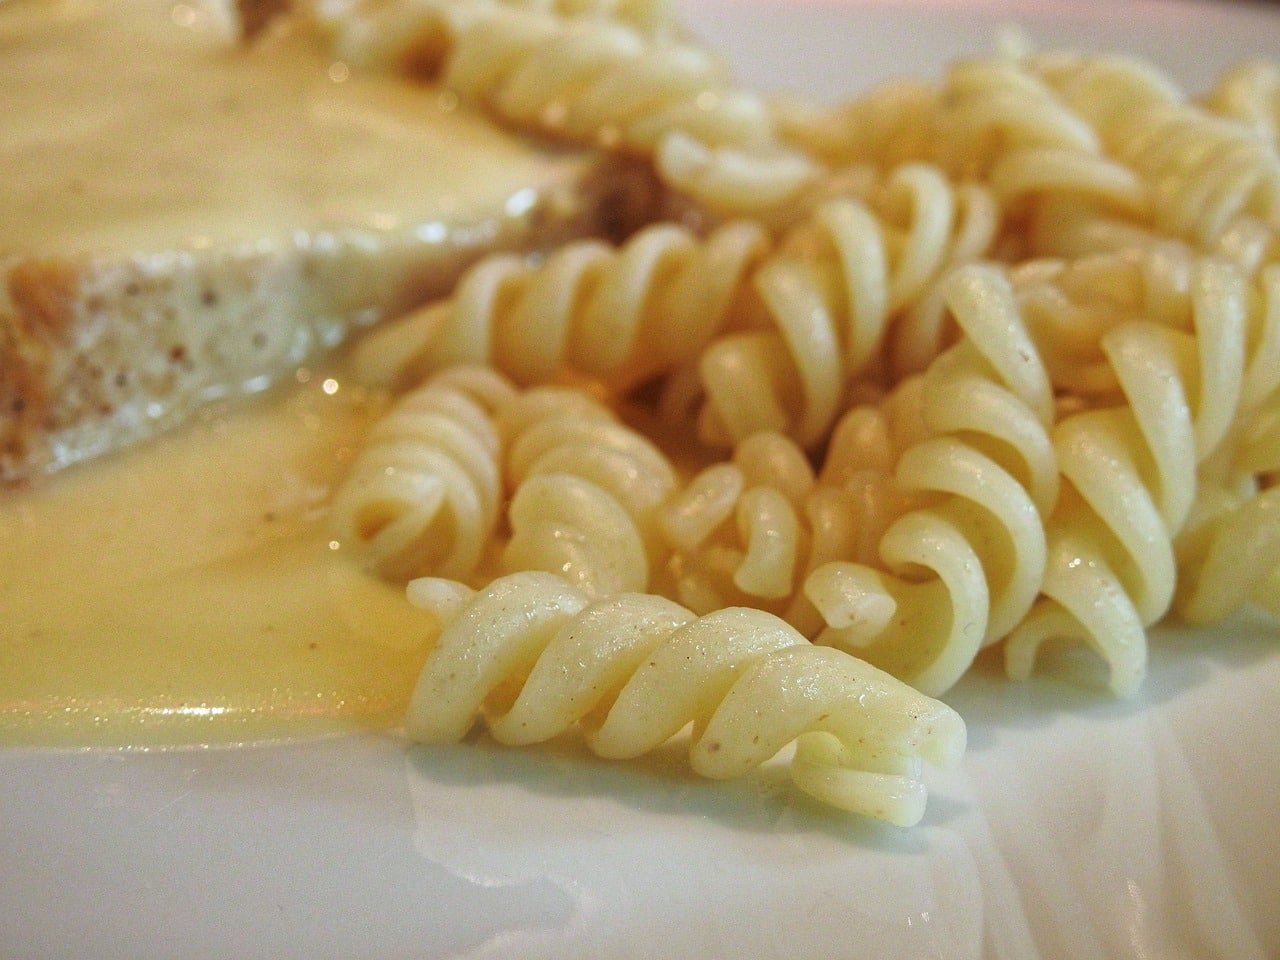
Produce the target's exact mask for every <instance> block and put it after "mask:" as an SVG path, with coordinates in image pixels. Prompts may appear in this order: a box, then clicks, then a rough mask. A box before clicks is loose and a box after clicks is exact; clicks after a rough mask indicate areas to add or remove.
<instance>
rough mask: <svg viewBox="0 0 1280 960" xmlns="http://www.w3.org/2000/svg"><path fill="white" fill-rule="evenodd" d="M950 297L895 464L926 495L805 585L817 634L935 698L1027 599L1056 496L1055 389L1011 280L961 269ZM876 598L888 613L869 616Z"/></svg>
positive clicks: (911, 488)
mask: <svg viewBox="0 0 1280 960" xmlns="http://www.w3.org/2000/svg"><path fill="white" fill-rule="evenodd" d="M946 299H947V303H948V306H949V308H950V310H951V312H952V313H953V314H954V316H955V318H956V321H957V323H958V324H959V326H960V328H961V330H962V331H963V335H964V339H962V341H961V342H960V343H958V344H957V345H956V346H954V347H952V348H951V349H950V350H948V351H947V352H946V353H944V354H943V355H942V356H941V357H939V358H938V359H937V360H936V361H935V362H934V363H933V364H932V365H931V366H930V368H929V370H928V371H927V372H926V373H925V375H924V378H923V382H922V389H923V406H922V411H923V418H924V421H925V423H926V425H927V427H928V429H929V435H928V436H926V437H925V438H924V439H922V440H920V441H919V442H917V443H915V444H913V445H912V446H910V447H908V448H907V449H906V450H905V451H904V452H903V453H902V455H901V457H900V458H899V459H898V462H897V464H896V467H895V471H894V475H895V479H896V482H897V484H898V485H899V487H900V488H902V489H903V490H904V491H906V492H908V493H909V494H911V495H913V496H918V497H921V498H923V499H924V501H925V502H924V503H923V504H922V505H921V506H920V507H919V508H918V509H914V510H911V511H910V512H907V513H905V514H904V515H902V516H900V517H898V518H897V519H895V520H894V521H893V523H892V524H891V525H890V526H889V527H888V529H887V530H886V531H885V533H884V535H883V537H882V538H881V540H880V542H879V558H878V563H876V564H874V565H872V564H866V563H855V562H850V561H849V560H839V561H834V562H831V563H828V564H826V565H825V566H823V567H820V568H818V569H817V570H815V571H814V572H813V573H812V574H811V575H810V576H809V578H808V580H807V581H806V583H805V593H806V594H807V596H808V597H809V599H810V600H811V601H812V602H813V603H814V605H815V606H816V607H817V608H818V609H819V610H820V611H821V612H822V615H823V618H824V620H825V621H826V623H827V624H828V625H829V626H828V629H827V630H825V631H824V632H823V633H822V634H821V635H820V636H819V642H822V643H830V644H833V645H836V646H839V647H841V648H843V649H848V650H853V651H857V653H858V655H859V656H864V657H866V659H868V660H870V661H871V662H873V663H875V664H877V665H879V666H881V667H883V668H884V669H887V670H889V672H891V673H893V674H894V675H895V676H899V677H901V678H903V679H905V680H907V681H908V682H910V683H912V684H913V685H914V686H916V687H918V688H919V689H921V690H923V691H925V692H927V693H931V694H936V693H940V692H942V691H944V690H946V689H947V688H949V687H950V686H951V685H952V684H954V683H955V682H956V680H958V679H959V677H960V676H961V674H962V673H963V672H964V671H965V670H966V669H967V668H968V667H969V664H970V663H971V662H972V660H973V658H974V656H975V655H976V654H977V652H978V650H979V649H980V648H981V647H982V646H983V645H986V644H990V643H994V642H995V641H997V640H999V639H1000V638H1001V637H1003V636H1004V634H1005V633H1006V632H1008V631H1009V630H1011V629H1012V628H1013V627H1014V626H1015V625H1016V624H1017V623H1018V622H1019V621H1020V620H1021V619H1022V617H1023V615H1024V614H1025V613H1026V612H1027V611H1028V610H1029V609H1030V608H1031V606H1032V604H1033V603H1034V602H1035V599H1036V596H1037V594H1038V591H1039V588H1040V583H1041V577H1042V575H1043V572H1044V565H1045V532H1044V520H1043V518H1044V517H1046V516H1048V515H1049V512H1050V511H1051V510H1052V509H1053V506H1054V503H1055V501H1056V499H1057V496H1058V473H1057V465H1056V463H1055V460H1054V455H1053V449H1052V447H1051V446H1050V442H1049V435H1048V426H1049V424H1051V423H1052V419H1053V413H1054V410H1053V396H1052V391H1051V388H1050V384H1049V379H1048V375H1047V373H1046V371H1045V369H1044V366H1043V364H1042V362H1041V360H1040V358H1039V354H1038V351H1037V350H1036V347H1035V345H1034V344H1033V343H1032V341H1031V339H1030V337H1029V334H1028V332H1027V330H1026V328H1025V325H1024V323H1023V321H1022V318H1021V315H1020V312H1019V310H1018V306H1017V302H1016V299H1015V297H1014V292H1013V289H1012V286H1011V285H1010V283H1009V281H1008V278H1007V276H1006V275H1005V273H1004V272H1002V271H1001V270H1000V269H999V268H996V267H994V266H987V265H973V266H968V267H964V268H961V269H960V270H958V271H956V273H955V274H953V275H952V277H951V278H950V279H949V280H948V281H947V284H946ZM883 608H888V609H892V610H894V611H896V615H894V616H892V617H891V618H888V619H885V618H884V617H883V616H881V615H875V616H868V615H867V611H869V610H870V611H876V610H879V609H883Z"/></svg>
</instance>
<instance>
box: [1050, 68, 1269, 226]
mask: <svg viewBox="0 0 1280 960" xmlns="http://www.w3.org/2000/svg"><path fill="white" fill-rule="evenodd" d="M1031 64H1032V66H1033V68H1034V69H1036V70H1037V71H1038V72H1039V73H1040V74H1041V75H1043V76H1044V77H1045V78H1046V79H1047V80H1048V82H1049V83H1050V84H1051V85H1052V86H1054V87H1055V88H1056V89H1058V90H1059V91H1060V92H1061V93H1062V95H1063V96H1064V97H1065V98H1066V99H1067V100H1068V102H1070V103H1071V104H1072V105H1073V106H1074V107H1075V108H1076V109H1077V110H1078V111H1079V112H1080V113H1081V114H1082V115H1083V116H1084V117H1085V118H1086V119H1087V120H1089V122H1090V123H1091V124H1092V125H1093V126H1094V128H1095V129H1096V130H1097V131H1098V134H1099V136H1100V137H1101V139H1102V141H1103V144H1104V147H1105V148H1106V150H1107V152H1108V153H1109V154H1110V155H1111V156H1113V157H1115V158H1116V159H1118V160H1119V161H1121V162H1122V163H1124V164H1126V165H1127V166H1129V167H1131V168H1132V169H1133V170H1134V171H1136V172H1137V173H1138V174H1139V175H1140V176H1142V177H1143V179H1144V180H1145V181H1146V182H1147V184H1148V186H1149V187H1150V189H1151V191H1152V202H1151V211H1152V214H1153V216H1154V219H1155V223H1156V226H1157V227H1158V228H1159V229H1161V230H1164V231H1166V232H1169V233H1172V234H1173V235H1175V236H1177V237H1181V238H1184V239H1187V240H1190V241H1192V242H1194V243H1197V244H1203V245H1209V244H1212V243H1213V242H1214V241H1215V239H1216V238H1218V237H1219V236H1220V235H1221V234H1222V233H1223V231H1224V230H1226V229H1227V228H1228V227H1229V226H1230V225H1231V224H1232V223H1233V222H1234V221H1235V220H1236V219H1237V218H1239V217H1241V216H1253V217H1257V218H1259V219H1260V220H1262V221H1263V222H1264V223H1266V224H1267V225H1268V227H1269V228H1270V229H1272V230H1275V229H1277V228H1280V157H1278V156H1277V154H1276V151H1275V149H1274V148H1273V147H1272V146H1271V145H1269V144H1268V143H1266V142H1265V141H1264V140H1262V139H1260V138H1259V137H1258V135H1257V134H1255V133H1254V132H1252V131H1250V130H1249V129H1248V128H1247V127H1245V126H1243V125H1241V124H1239V123H1236V122H1233V121H1231V120H1227V119H1224V118H1221V117H1216V116H1214V115H1213V114H1211V113H1209V112H1208V111H1206V110H1204V109H1203V108H1200V107H1197V106H1194V105H1192V104H1188V103H1186V102H1184V99H1183V96H1182V93H1181V91H1179V90H1178V88H1177V87H1176V86H1175V85H1174V84H1173V83H1172V82H1171V81H1170V80H1168V78H1166V77H1164V76H1163V75H1161V74H1160V73H1159V72H1158V71H1156V70H1155V69H1154V68H1152V67H1150V66H1147V65H1145V64H1142V63H1141V62H1139V61H1134V60H1129V59H1122V58H1114V57H1081V56H1075V55H1070V54H1058V55H1047V56H1043V57H1036V58H1032V60H1031Z"/></svg>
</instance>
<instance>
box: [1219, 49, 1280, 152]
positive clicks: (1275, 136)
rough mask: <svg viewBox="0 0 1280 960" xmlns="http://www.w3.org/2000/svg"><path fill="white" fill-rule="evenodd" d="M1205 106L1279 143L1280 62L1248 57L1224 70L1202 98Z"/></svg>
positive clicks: (1266, 138)
mask: <svg viewBox="0 0 1280 960" xmlns="http://www.w3.org/2000/svg"><path fill="white" fill-rule="evenodd" d="M1204 105H1205V107H1206V108H1207V109H1209V110H1210V111H1212V112H1213V113H1216V114H1219V115H1220V116H1224V117H1230V118H1231V119H1233V120H1237V121H1239V122H1240V123H1242V124H1244V125H1245V126H1247V127H1248V128H1249V129H1250V130H1252V131H1253V132H1254V133H1256V134H1257V135H1258V136H1259V137H1260V138H1261V139H1263V140H1266V141H1267V142H1269V143H1271V144H1272V145H1275V144H1277V143H1280V64H1277V63H1275V62H1274V61H1269V60H1252V61H1247V62H1245V63H1242V64H1239V65H1238V66H1236V67H1234V68H1232V69H1231V70H1229V71H1227V73H1226V74H1225V75H1223V76H1222V77H1221V78H1220V79H1219V80H1218V82H1217V84H1215V85H1214V88H1213V90H1212V91H1210V93H1209V96H1208V97H1206V98H1205V103H1204Z"/></svg>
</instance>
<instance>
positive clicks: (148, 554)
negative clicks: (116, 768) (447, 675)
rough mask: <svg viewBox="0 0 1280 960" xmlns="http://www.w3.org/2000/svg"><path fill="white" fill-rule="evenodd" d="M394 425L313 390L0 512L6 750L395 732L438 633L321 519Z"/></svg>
mask: <svg viewBox="0 0 1280 960" xmlns="http://www.w3.org/2000/svg"><path fill="white" fill-rule="evenodd" d="M330 391H332V392H330ZM381 407H382V403H381V401H380V399H379V398H377V397H372V396H368V395H366V394H364V393H363V392H361V391H359V390H356V389H352V388H350V387H346V386H342V385H341V381H338V380H333V379H329V380H325V381H323V382H322V380H321V378H319V377H315V378H312V380H311V382H310V383H308V384H306V385H304V386H302V387H300V388H298V389H297V390H295V391H294V392H292V393H288V394H281V395H276V396H273V397H271V398H266V399H264V400H263V401H262V402H260V403H257V404H253V405H247V406H241V407H239V408H237V409H234V410H230V411H228V410H223V411H219V412H215V413H212V414H210V415H208V416H206V417H204V418H203V419H202V420H201V421H200V422H198V423H195V424H192V425H190V426H188V427H187V428H185V429H183V430H181V431H179V432H177V433H174V434H170V435H167V436H165V437H162V438H161V439H159V440H157V441H153V442H152V443H150V444H148V445H145V446H143V447H141V448H138V449H134V450H131V451H129V452H127V453H125V454H122V455H120V456H117V457H115V458H112V459H109V460H105V461H102V462H98V463H92V464H89V465H86V466H84V467H81V468H79V469H75V470H72V471H70V472H68V473H67V474H65V475H62V476H58V477H55V478H53V479H52V480H51V481H48V482H45V483H43V484H40V485H38V486H37V487H36V488H35V489H32V490H26V491H11V492H6V493H0V571H3V574H0V743H4V744H10V745H13V744H20V745H40V746H98V745H111V746H131V747H153V746H171V745H195V744H227V743H244V742H249V741H261V740H275V739H282V738H297V737H307V736H315V735H320V734H329V733H337V732H355V731H362V730H371V729H382V728H387V727H391V726H395V725H398V724H399V723H400V721H401V719H402V717H403V714H404V710H405V707H406V705H407V703H408V698H409V694H410V692H411V691H412V687H413V683H414V681H415V680H416V677H417V674H418V671H419V670H420V669H421V666H422V662H423V660H424V659H425V657H426V652H427V645H428V643H429V642H430V640H431V638H432V637H433V636H434V633H435V626H434V622H433V621H432V620H431V618H430V617H429V616H427V615H426V614H425V613H422V612H421V611H418V610H416V609H414V608H413V607H412V606H410V605H409V604H408V602H407V601H406V600H405V599H404V591H403V588H402V587H397V586H392V585H389V584H386V583H383V582H381V581H379V580H377V579H376V578H374V577H372V576H369V575H368V574H366V573H364V572H363V571H362V570H361V569H360V568H359V567H358V566H357V565H356V564H355V563H353V562H352V561H351V559H350V558H349V557H348V556H346V555H345V552H344V551H343V550H342V549H341V548H340V546H339V545H337V544H333V543H331V541H330V539H329V534H328V530H327V518H326V506H327V503H328V500H329V497H330V495H331V492H332V490H333V487H334V485H335V484H336V483H337V482H339V481H340V480H341V478H342V476H343V474H344V473H345V470H346V465H347V463H348V462H349V460H350V458H351V456H352V455H353V453H354V451H355V449H356V448H357V447H358V445H359V443H360V440H361V436H362V434H363V432H364V430H365V429H366V427H367V426H368V424H369V422H370V421H371V419H372V418H373V417H374V416H376V414H377V413H378V412H379V410H380V409H381Z"/></svg>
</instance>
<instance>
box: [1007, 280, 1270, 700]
mask: <svg viewBox="0 0 1280 960" xmlns="http://www.w3.org/2000/svg"><path fill="white" fill-rule="evenodd" d="M1149 276H1162V277H1163V278H1164V280H1165V282H1166V284H1167V285H1166V287H1165V288H1164V289H1161V290H1155V291H1150V292H1149V293H1148V296H1147V311H1146V317H1147V319H1141V320H1135V321H1131V322H1127V323H1123V324H1121V325H1119V326H1117V327H1115V328H1114V329H1112V330H1110V331H1109V332H1107V333H1106V334H1105V335H1104V337H1103V338H1102V348H1103V351H1104V353H1105V355H1106V358H1107V361H1108V363H1109V364H1110V366H1111V368H1112V370H1113V371H1114V373H1115V376H1116V378H1117V381H1118V383H1119V389H1120V395H1119V397H1117V398H1116V400H1114V401H1112V403H1114V404H1116V405H1108V404H1105V403H1104V404H1100V405H1099V408H1097V409H1088V410H1085V411H1083V412H1081V413H1078V414H1075V415H1072V416H1068V417H1066V418H1065V419H1063V420H1062V421H1061V422H1060V423H1058V424H1057V425H1056V427H1055V428H1054V447H1055V449H1056V451H1057V456H1058V463H1059V466H1060V468H1061V470H1062V474H1063V478H1064V480H1065V484H1064V487H1065V489H1064V493H1063V496H1062V498H1061V499H1060V501H1059V505H1058V508H1057V509H1056V510H1055V511H1054V514H1053V516H1052V517H1051V518H1050V520H1049V524H1048V536H1049V561H1048V564H1047V566H1046V571H1045V581H1044V586H1043V593H1044V595H1045V599H1044V600H1042V601H1041V602H1040V603H1038V604H1037V605H1036V608H1035V609H1034V610H1033V611H1032V612H1031V614H1030V615H1029V616H1028V617H1027V619H1026V621H1025V622H1024V623H1023V624H1022V625H1021V626H1020V627H1019V628H1018V630H1016V631H1015V632H1014V633H1013V634H1012V635H1011V636H1010V638H1009V642H1008V645H1007V648H1006V652H1007V662H1008V665H1009V669H1010V672H1011V673H1012V674H1013V675H1015V676H1025V675H1026V674H1027V672H1029V671H1030V669H1031V667H1032V663H1033V661H1034V658H1035V656H1036V652H1037V651H1038V649H1039V648H1040V646H1041V644H1042V643H1043V642H1044V641H1045V640H1047V639H1050V638H1062V639H1068V640H1073V641H1076V642H1082V643H1085V644H1088V645H1089V646H1090V647H1092V648H1093V649H1095V650H1096V651H1097V652H1098V653H1099V654H1100V655H1101V657H1102V658H1103V660H1104V661H1105V662H1106V663H1107V665H1108V667H1109V670H1110V683H1111V686H1112V688H1113V689H1114V690H1115V691H1116V692H1117V693H1119V694H1122V695H1125V694H1131V693H1132V692H1133V691H1134V690H1135V689H1136V688H1137V685H1138V684H1139V682H1140V681H1141V679H1142V677H1143V675H1144V671H1145V664H1146V635H1145V628H1146V627H1147V626H1149V625H1150V624H1152V623H1154V622H1156V621H1157V620H1159V619H1160V618H1161V617H1163V616H1164V615H1165V613H1166V612H1167V611H1168V609H1169V605H1170V602H1171V601H1172V598H1173V593H1174V588H1175V584H1176V576H1177V563H1176V558H1175V555H1174V548H1173V538H1174V537H1175V536H1176V535H1177V534H1178V533H1179V531H1180V530H1181V529H1182V527H1183V526H1184V524H1185V523H1186V521H1187V517H1188V513H1189V511H1190V510H1191V508H1192V505H1193V503H1194V501H1195V497H1196V489H1197V483H1196V474H1197V469H1198V467H1199V466H1200V465H1201V464H1203V463H1205V462H1206V461H1207V460H1208V459H1209V458H1210V457H1211V456H1212V455H1213V454H1214V453H1215V451H1217V450H1218V449H1219V447H1220V445H1221V444H1222V443H1223V442H1224V440H1226V439H1227V438H1228V435H1229V433H1230V432H1231V430H1232V428H1233V424H1234V423H1235V422H1236V420H1237V418H1238V417H1240V416H1241V414H1242V405H1243V404H1244V402H1245V401H1246V400H1247V401H1248V403H1249V404H1250V405H1252V406H1257V405H1259V404H1261V403H1262V402H1263V400H1264V399H1265V397H1266V396H1267V394H1269V393H1270V392H1271V390H1273V389H1274V379H1275V377H1276V376H1277V375H1280V371H1277V370H1276V365H1275V353H1274V347H1273V346H1272V344H1274V342H1275V339H1274V338H1275V324H1276V323H1277V321H1280V314H1278V313H1277V312H1276V310H1275V309H1274V307H1273V306H1272V305H1270V304H1267V303H1266V302H1263V301H1259V300H1257V299H1255V298H1254V297H1253V296H1252V295H1251V290H1250V287H1249V286H1248V285H1247V284H1246V283H1245V281H1244V279H1243V277H1242V276H1241V274H1240V272H1239V271H1238V270H1237V269H1236V268H1235V267H1233V266H1232V265H1231V264H1229V263H1228V262H1226V261H1222V260H1213V259H1195V258H1192V257H1190V256H1187V257H1186V258H1185V261H1184V264H1183V271H1182V273H1181V274H1179V273H1178V272H1177V271H1166V272H1163V273H1160V274H1149ZM1274 292H1275V287H1274V280H1273V286H1272V291H1271V295H1274ZM1260 356H1261V357H1263V359H1262V361H1261V362H1260V363H1259V362H1257V361H1258V359H1259V357H1260ZM1246 384H1251V385H1250V386H1246ZM1268 384H1270V386H1268Z"/></svg>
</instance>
